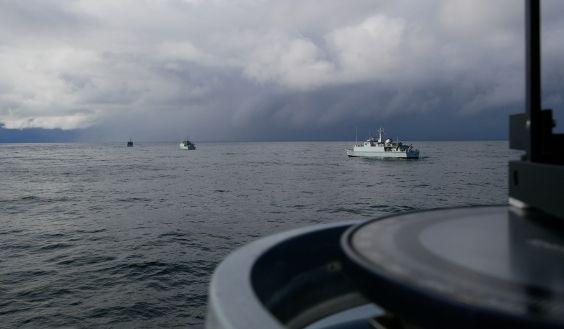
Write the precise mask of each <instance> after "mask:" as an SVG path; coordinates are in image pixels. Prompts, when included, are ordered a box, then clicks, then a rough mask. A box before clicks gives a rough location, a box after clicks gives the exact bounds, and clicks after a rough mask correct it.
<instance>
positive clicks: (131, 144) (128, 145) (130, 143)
mask: <svg viewBox="0 0 564 329" xmlns="http://www.w3.org/2000/svg"><path fill="white" fill-rule="evenodd" d="M127 147H133V141H132V140H131V138H129V142H127Z"/></svg>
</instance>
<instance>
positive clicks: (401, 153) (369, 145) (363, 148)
mask: <svg viewBox="0 0 564 329" xmlns="http://www.w3.org/2000/svg"><path fill="white" fill-rule="evenodd" d="M346 151H347V155H348V156H349V157H369V158H397V159H418V158H419V150H417V149H414V148H413V146H412V145H405V144H403V143H402V142H400V141H399V140H398V141H395V142H394V141H392V140H391V139H385V140H384V129H382V128H380V129H378V139H375V138H373V137H370V138H368V139H367V140H366V141H364V142H362V143H357V144H356V145H354V146H353V148H352V149H347V150H346Z"/></svg>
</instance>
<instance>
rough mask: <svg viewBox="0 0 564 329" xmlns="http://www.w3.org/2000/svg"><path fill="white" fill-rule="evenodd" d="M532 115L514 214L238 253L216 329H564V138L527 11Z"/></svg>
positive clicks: (394, 225)
mask: <svg viewBox="0 0 564 329" xmlns="http://www.w3.org/2000/svg"><path fill="white" fill-rule="evenodd" d="M525 12H526V33H525V35H526V63H527V65H526V81H527V88H526V113H524V114H517V115H513V116H511V118H510V147H511V148H515V149H520V150H524V151H525V152H526V153H525V155H524V156H523V158H522V159H521V161H513V162H510V164H509V200H510V204H511V205H510V206H497V207H470V208H453V209H436V210H430V211H424V212H414V213H407V214H400V215H395V216H389V217H384V218H378V219H375V220H372V221H368V222H364V223H355V222H348V223H338V224H329V225H320V226H313V227H308V228H304V229H299V230H295V231H290V232H285V233H281V234H278V235H274V236H271V237H266V238H263V239H261V240H258V241H256V242H254V243H251V244H249V245H247V246H244V247H243V248H241V249H239V250H237V251H235V252H234V253H233V254H231V255H230V256H229V257H227V258H226V259H225V260H224V261H223V262H222V263H221V265H220V266H219V267H218V268H217V269H216V271H215V273H214V275H213V278H212V282H211V285H210V297H209V304H208V316H207V319H206V321H207V322H206V326H207V328H209V329H212V328H214V329H216V328H217V329H219V328H221V329H227V328H233V329H243V328H310V329H321V328H332V329H339V328H343V329H344V328H348V329H353V328H379V329H386V328H388V329H392V328H395V329H401V328H405V329H408V328H409V329H414V328H445V329H446V328H468V329H469V328H543V329H548V328H550V329H552V328H564V203H563V202H562V201H564V135H558V134H553V132H552V128H553V126H554V123H553V121H552V112H551V111H550V110H541V91H542V89H541V42H540V41H541V38H540V37H541V36H540V24H541V20H540V1H539V0H527V1H526V11H525Z"/></svg>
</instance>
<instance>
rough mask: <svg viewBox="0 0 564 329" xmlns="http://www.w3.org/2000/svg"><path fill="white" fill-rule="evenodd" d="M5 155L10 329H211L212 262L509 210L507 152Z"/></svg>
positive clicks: (2, 266)
mask: <svg viewBox="0 0 564 329" xmlns="http://www.w3.org/2000/svg"><path fill="white" fill-rule="evenodd" d="M351 145H352V143H350V142H280V143H199V144H198V145H197V147H198V149H197V150H196V151H183V150H179V149H178V143H176V142H171V143H136V144H135V146H134V147H133V148H127V147H126V144H125V143H115V144H0V184H1V185H0V294H1V296H2V298H1V299H0V322H1V323H2V325H1V326H2V327H19V328H25V327H42V328H48V327H79V328H80V327H137V328H142V327H190V326H195V327H201V326H202V323H203V321H204V316H205V308H206V299H207V286H208V283H209V280H210V275H211V273H212V271H213V269H214V268H215V266H216V265H218V263H219V262H220V261H221V260H222V258H223V257H225V256H226V255H227V254H228V253H229V252H231V251H232V250H234V249H235V248H237V247H239V246H241V245H242V244H244V243H247V242H249V241H252V240H255V239H258V238H260V237H261V236H265V235H268V234H272V233H276V232H280V231H283V230H288V229H292V228H297V227H303V226H306V225H311V224H317V223H330V222H337V221H342V220H351V219H371V218H375V217H378V216H382V215H387V214H391V213H400V212H404V211H412V210H419V209H429V208H437V207H451V206H468V205H491V204H503V203H506V202H507V176H508V175H507V162H508V161H509V160H510V159H516V158H517V157H518V154H519V153H517V152H514V151H510V150H509V149H508V143H507V142H505V141H493V142H491V141H480V142H416V143H414V146H416V147H418V148H420V149H421V154H422V156H423V157H422V159H420V160H416V161H412V160H387V161H386V160H370V159H361V158H350V159H349V158H347V157H346V155H345V151H344V150H345V148H346V147H350V146H351Z"/></svg>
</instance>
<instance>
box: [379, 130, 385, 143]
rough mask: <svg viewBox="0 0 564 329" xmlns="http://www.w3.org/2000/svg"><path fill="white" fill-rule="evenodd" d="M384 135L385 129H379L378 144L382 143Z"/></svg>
mask: <svg viewBox="0 0 564 329" xmlns="http://www.w3.org/2000/svg"><path fill="white" fill-rule="evenodd" d="M383 133H384V129H382V127H380V129H378V143H382V134H383Z"/></svg>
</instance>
